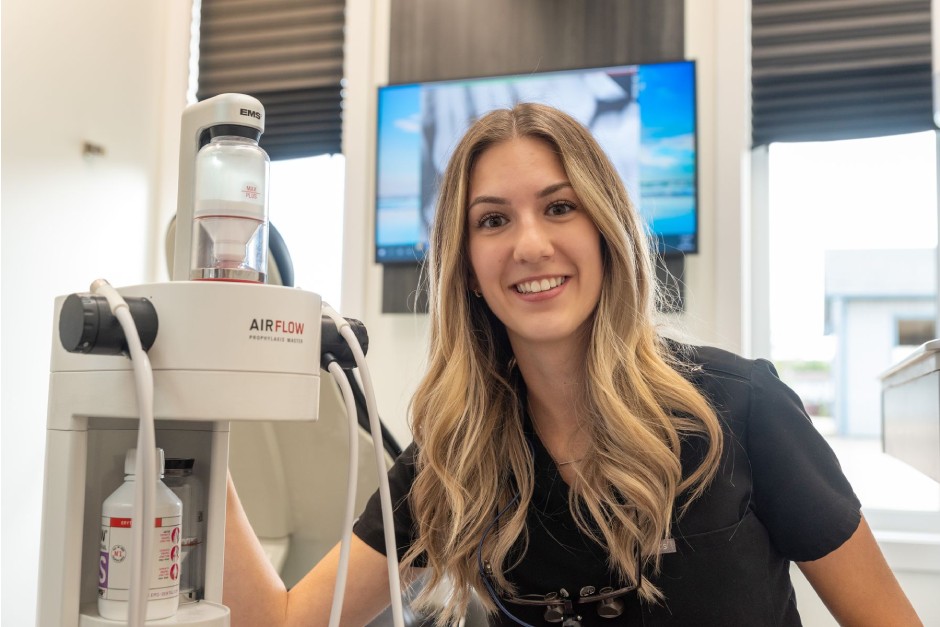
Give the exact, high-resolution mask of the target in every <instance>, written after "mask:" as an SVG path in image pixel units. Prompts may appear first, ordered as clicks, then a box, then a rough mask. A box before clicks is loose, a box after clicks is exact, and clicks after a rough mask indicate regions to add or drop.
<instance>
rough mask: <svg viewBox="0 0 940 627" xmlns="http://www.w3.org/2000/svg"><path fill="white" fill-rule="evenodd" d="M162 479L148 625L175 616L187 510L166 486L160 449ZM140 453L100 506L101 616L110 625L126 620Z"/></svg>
mask: <svg viewBox="0 0 940 627" xmlns="http://www.w3.org/2000/svg"><path fill="white" fill-rule="evenodd" d="M157 460H158V462H159V473H158V477H159V478H158V479H157V486H156V490H155V492H156V495H155V496H156V498H155V510H154V533H153V544H152V546H151V551H152V553H151V556H152V557H151V570H150V573H149V575H147V576H145V577H144V581H145V582H149V586H150V589H149V594H148V595H147V598H148V602H147V620H154V619H157V618H167V617H169V616H173V615H174V614H176V610H177V608H178V607H179V589H180V582H179V578H180V536H181V531H182V530H181V528H180V526H181V524H182V519H183V505H182V502H181V501H180V499H179V497H177V496H176V495H175V494H173V492H172V491H171V490H170V489H169V488H168V487H166V485H164V483H163V482H162V481H160V479H161V478H163V470H164V457H163V449H157ZM136 461H137V449H130V450H129V451H127V455H126V456H125V459H124V483H123V484H121V486H120V487H119V488H118V489H117V490H115V491H114V492H113V493H111V495H110V496H109V497H108V498H106V499H105V501H104V503H103V504H102V506H101V555H100V559H99V563H98V614H100V615H101V617H102V618H107V619H110V620H124V621H126V620H127V613H128V609H129V606H130V589H129V588H130V581H131V568H134V567H135V564H136V560H135V556H134V555H131V554H130V551H131V546H130V544H131V517H132V516H133V512H134V493H135V492H136V486H137V483H136V481H135V475H134V465H135V463H136Z"/></svg>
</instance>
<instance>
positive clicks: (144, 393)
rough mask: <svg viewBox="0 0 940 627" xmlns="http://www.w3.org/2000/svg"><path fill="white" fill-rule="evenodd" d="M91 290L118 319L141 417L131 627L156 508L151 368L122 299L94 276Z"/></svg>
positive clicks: (145, 580) (143, 591)
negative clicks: (135, 564) (106, 301)
mask: <svg viewBox="0 0 940 627" xmlns="http://www.w3.org/2000/svg"><path fill="white" fill-rule="evenodd" d="M91 291H92V292H94V293H96V294H100V295H102V296H104V297H105V298H106V299H107V300H108V305H109V306H110V307H111V313H112V314H114V317H115V318H117V320H118V322H119V323H120V325H121V328H122V329H123V331H124V336H125V338H126V339H127V347H128V353H129V356H130V359H131V364H132V365H133V367H134V381H135V384H136V390H137V410H138V412H139V414H140V420H139V424H138V430H137V461H136V466H135V474H136V475H137V483H138V485H137V490H136V492H135V495H134V515H133V522H132V524H131V529H132V532H133V533H132V534H131V537H132V544H131V546H132V551H133V552H132V553H131V554H132V555H134V556H136V557H137V559H138V562H137V568H135V569H133V570H132V571H131V581H130V603H129V607H128V612H127V621H128V622H127V624H128V625H130V626H131V627H143V624H144V622H145V621H146V618H147V597H148V594H149V591H150V583H149V577H147V576H146V575H147V573H149V572H150V568H151V564H150V563H151V559H152V556H151V555H150V550H149V547H150V546H152V545H153V525H152V524H147V521H152V520H153V517H154V510H155V509H156V505H155V501H156V482H157V477H156V472H157V470H156V464H157V458H156V447H157V442H156V440H157V438H156V434H155V432H154V423H153V370H152V368H151V366H150V358H149V357H148V356H147V352H146V351H145V350H144V349H143V346H142V345H141V343H140V336H139V335H138V333H137V326H136V325H135V324H134V318H133V317H132V316H131V312H130V309H129V308H128V306H127V303H126V302H125V301H124V298H122V297H121V295H120V294H119V293H118V291H117V290H116V289H114V288H113V287H112V286H111V284H110V283H108V282H107V281H105V280H104V279H97V280H96V281H94V282H93V283H92V284H91Z"/></svg>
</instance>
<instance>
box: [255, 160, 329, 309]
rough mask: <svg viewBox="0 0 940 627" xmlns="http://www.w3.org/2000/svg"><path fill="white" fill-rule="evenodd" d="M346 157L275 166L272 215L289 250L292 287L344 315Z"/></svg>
mask: <svg viewBox="0 0 940 627" xmlns="http://www.w3.org/2000/svg"><path fill="white" fill-rule="evenodd" d="M345 170H346V160H345V158H344V157H343V155H321V156H319V157H306V158H303V159H288V160H284V161H272V162H271V181H270V186H269V197H268V202H269V209H268V215H269V219H270V221H271V224H273V225H274V226H275V228H277V230H278V232H279V233H280V234H281V236H282V237H283V238H284V242H285V243H286V244H287V249H288V251H290V255H291V260H292V262H293V266H294V285H295V286H297V287H299V288H303V289H305V290H307V291H310V292H316V293H317V294H319V295H320V296H321V297H322V298H323V300H324V301H326V302H328V303H329V304H330V305H332V306H333V308H334V309H336V310H337V311H342V303H341V302H340V292H341V287H342V273H341V268H342V260H343V197H344V196H343V182H344V172H345Z"/></svg>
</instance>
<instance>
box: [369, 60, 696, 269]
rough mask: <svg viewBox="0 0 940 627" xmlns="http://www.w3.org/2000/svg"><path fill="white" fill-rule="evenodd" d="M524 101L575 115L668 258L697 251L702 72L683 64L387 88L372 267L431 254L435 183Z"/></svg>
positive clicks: (381, 112)
mask: <svg viewBox="0 0 940 627" xmlns="http://www.w3.org/2000/svg"><path fill="white" fill-rule="evenodd" d="M518 102H541V103H545V104H549V105H552V106H554V107H557V108H559V109H562V110H564V111H566V112H568V113H570V114H571V115H572V116H573V117H574V118H576V119H577V120H579V121H580V122H581V123H583V124H584V125H585V126H586V127H588V129H590V131H591V132H592V133H593V134H594V136H595V137H596V138H597V140H598V142H599V143H600V144H601V146H602V147H603V148H604V150H605V151H606V153H607V155H608V156H609V157H610V158H611V161H612V162H613V163H614V165H615V166H616V168H617V170H618V171H619V172H620V175H621V176H622V177H623V181H624V184H625V185H626V188H627V191H628V193H630V195H631V197H632V199H633V201H634V202H635V203H636V205H637V206H638V207H639V210H640V213H641V214H642V215H643V216H644V217H645V218H646V220H647V222H648V224H649V226H650V231H651V233H652V234H653V236H654V238H655V242H656V246H657V247H658V251H659V252H660V253H661V254H663V255H667V256H668V255H671V254H687V253H695V252H698V194H697V191H698V184H697V156H696V118H695V116H696V106H695V104H696V103H695V63H694V62H693V61H678V62H671V63H651V64H639V65H624V66H617V67H604V68H586V69H579V70H566V71H559V72H536V73H532V74H519V75H512V76H493V77H486V78H473V79H466V80H449V81H434V82H425V83H410V84H400V85H388V86H385V87H380V88H379V91H378V128H377V134H376V138H377V150H376V155H377V156H376V219H375V259H376V261H377V262H378V263H408V262H410V263H414V262H416V261H421V260H422V259H423V258H424V255H425V253H426V251H427V245H428V227H429V225H430V224H431V222H432V221H433V219H434V206H435V202H436V199H437V187H438V181H439V179H440V176H441V174H442V173H443V171H444V168H445V167H446V165H447V161H448V159H449V158H450V154H451V151H452V150H453V147H454V146H455V144H456V143H457V141H458V140H459V139H460V137H461V136H462V135H463V133H464V131H465V130H466V129H467V128H468V126H469V125H470V124H471V123H472V122H473V120H474V119H476V118H477V117H479V116H480V115H482V114H483V113H486V112H487V111H490V110H492V109H496V108H504V107H511V106H512V105H513V104H516V103H518Z"/></svg>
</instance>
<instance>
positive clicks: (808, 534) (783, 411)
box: [354, 347, 861, 627]
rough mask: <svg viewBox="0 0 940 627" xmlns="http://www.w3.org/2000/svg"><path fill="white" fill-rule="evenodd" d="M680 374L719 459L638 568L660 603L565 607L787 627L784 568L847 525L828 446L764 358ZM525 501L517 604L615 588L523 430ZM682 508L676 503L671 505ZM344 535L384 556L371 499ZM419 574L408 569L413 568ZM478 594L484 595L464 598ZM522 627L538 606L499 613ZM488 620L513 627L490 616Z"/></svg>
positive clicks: (394, 486) (396, 497) (631, 618)
mask: <svg viewBox="0 0 940 627" xmlns="http://www.w3.org/2000/svg"><path fill="white" fill-rule="evenodd" d="M689 357H690V359H691V361H692V363H693V364H697V365H699V366H700V368H698V369H697V371H696V372H694V373H693V374H691V375H690V379H691V381H692V382H693V384H694V385H695V386H696V387H697V388H698V389H699V390H700V391H701V392H702V393H703V395H704V396H705V397H706V398H707V399H708V400H709V401H710V402H711V404H712V406H713V407H714V409H715V411H716V412H717V413H718V416H719V420H720V421H721V423H722V428H723V431H724V438H725V439H724V449H723V453H722V461H721V465H720V468H719V471H718V474H717V475H716V476H715V479H714V480H713V482H712V483H711V484H710V485H709V486H708V489H707V490H706V492H705V494H704V495H703V496H702V497H701V498H699V499H698V500H696V501H695V502H693V503H692V505H691V506H690V507H689V509H688V510H687V512H686V513H685V515H683V516H682V517H681V518H679V519H677V520H674V521H673V524H672V529H671V537H672V539H673V543H672V544H674V547H675V549H674V551H673V550H671V547H670V548H667V551H670V552H664V553H663V555H662V562H661V568H660V570H659V572H656V573H653V572H645V573H644V577H646V578H647V579H649V580H650V581H652V582H653V583H654V584H655V585H656V586H657V587H658V588H659V589H660V591H661V592H662V593H663V595H664V599H663V601H662V602H660V603H658V604H654V603H641V602H640V600H639V599H638V597H637V595H636V593H635V592H632V593H628V594H627V595H625V596H623V597H621V598H620V601H621V602H622V603H623V604H624V611H623V613H622V614H621V615H620V616H619V617H617V618H602V617H600V616H599V615H598V611H597V603H593V604H585V605H580V604H575V606H574V607H575V608H576V610H577V613H578V614H579V615H580V616H581V619H582V620H581V624H582V625H584V626H585V627H587V626H588V625H608V626H611V627H612V626H613V625H645V626H653V625H695V626H702V627H705V626H711V625H714V626H721V627H734V626H739V625H740V626H749V627H754V626H761V625H787V626H790V625H800V624H801V623H800V618H799V614H798V613H797V609H796V597H795V594H794V591H793V586H792V585H791V583H790V575H789V566H790V561H791V560H793V561H810V560H815V559H818V558H820V557H823V556H825V555H827V554H828V553H830V552H831V551H833V550H835V549H836V548H838V547H839V546H841V545H842V544H843V543H844V542H845V541H846V540H847V539H848V538H849V537H850V536H851V535H852V534H853V533H854V531H855V530H856V528H857V527H858V524H859V521H860V519H861V513H860V504H859V501H858V499H857V497H856V496H855V494H854V493H853V491H852V488H851V486H850V485H849V483H848V481H847V480H846V478H845V476H844V475H843V473H842V471H841V468H840V466H839V462H838V461H837V459H836V457H835V455H834V454H833V452H832V450H831V449H830V448H829V446H828V444H827V443H826V442H825V440H824V439H823V438H822V436H820V435H819V433H818V431H817V430H816V429H815V427H813V425H812V423H811V421H810V419H809V417H808V416H807V414H806V412H805V410H804V408H803V404H802V403H801V401H800V399H799V398H798V397H797V395H796V394H795V393H794V392H793V391H792V390H791V389H790V388H788V387H787V386H786V385H785V384H783V383H782V382H781V381H780V380H779V379H778V378H777V373H776V371H775V370H774V367H773V365H772V364H770V362H767V361H764V360H754V361H752V360H748V359H744V358H742V357H739V356H737V355H734V354H732V353H728V352H726V351H723V350H720V349H716V348H710V347H709V348H705V347H699V348H694V349H692V351H691V354H690V356H689ZM532 442H533V444H534V447H533V449H534V464H535V492H534V495H533V499H532V503H531V505H530V508H529V511H528V513H527V518H526V521H527V528H528V531H529V538H530V542H529V549H528V552H527V553H526V554H525V556H524V557H523V559H522V561H521V562H520V563H519V564H518V565H517V566H516V567H515V568H513V569H512V570H511V571H508V572H507V573H506V576H507V578H508V579H509V580H510V581H511V582H513V583H514V584H515V585H516V586H517V591H518V594H520V595H523V594H538V595H544V594H547V593H551V592H560V591H561V590H562V589H564V590H565V591H566V592H567V593H568V594H569V595H570V598H572V599H575V600H576V599H577V598H578V595H579V592H580V591H582V590H583V589H585V588H588V589H589V588H594V589H595V590H601V589H602V588H604V587H607V586H610V587H612V588H614V589H617V588H620V587H622V584H621V583H620V582H619V580H618V579H617V578H616V577H615V576H614V575H612V574H611V572H610V570H609V569H608V565H607V554H606V551H605V550H604V549H603V547H600V546H598V545H597V544H595V543H594V542H593V541H592V540H590V539H589V538H587V537H586V536H584V535H583V534H582V533H581V531H580V530H579V529H578V528H577V525H576V524H575V522H574V520H573V518H572V516H571V513H570V511H569V508H568V486H567V484H565V482H564V481H563V480H562V479H561V476H560V475H559V474H558V469H557V467H556V466H555V464H554V463H553V461H552V459H551V457H550V456H549V455H548V452H547V451H546V450H545V448H544V447H543V446H542V444H541V442H540V441H539V440H538V437H537V436H535V434H534V433H533V434H532ZM415 453H416V449H415V446H414V445H413V444H412V445H411V446H409V447H408V448H407V449H406V450H405V451H404V452H403V453H402V455H401V456H400V457H399V459H398V460H397V461H396V463H395V465H394V467H393V468H392V469H391V471H390V472H389V483H390V488H391V493H392V499H393V503H395V533H396V541H397V544H398V547H399V548H398V551H399V558H401V557H402V556H403V555H404V552H405V550H406V549H407V548H408V546H409V545H410V543H411V541H412V533H413V524H412V518H411V513H410V510H409V507H408V500H407V494H408V490H409V488H410V486H411V482H412V481H413V479H414V474H415V465H414V457H415ZM702 454H703V443H702V442H701V440H696V439H689V440H687V441H684V442H683V444H682V450H681V462H682V466H683V471H684V472H685V473H688V472H690V471H691V470H692V469H694V468H695V467H697V465H698V464H699V461H700V460H701V458H702ZM684 502H685V498H684V495H680V496H679V498H678V499H677V505H681V504H682V503H684ZM354 532H355V533H356V535H357V536H358V537H359V538H361V539H362V540H363V541H365V542H366V543H367V544H369V545H370V546H371V547H373V548H374V549H376V550H377V551H379V552H381V553H385V544H384V536H383V532H382V515H381V509H380V504H379V500H378V495H377V494H375V495H373V497H372V498H371V499H370V501H369V503H368V504H367V506H366V509H365V511H364V513H363V515H362V517H361V518H360V519H359V520H358V522H357V523H356V526H355V527H354ZM416 565H419V564H416ZM478 592H479V593H480V594H486V591H485V590H480V591H478ZM504 606H505V607H506V609H507V610H508V611H509V612H511V613H512V614H513V616H515V617H516V618H518V619H519V620H521V621H522V622H524V623H527V624H530V625H539V626H540V625H551V624H558V623H548V622H546V621H545V619H544V613H545V608H541V607H535V608H533V607H527V606H523V605H516V604H512V603H505V602H504ZM491 624H494V625H516V624H518V623H517V622H515V621H513V620H512V619H510V618H509V617H507V616H505V615H504V614H502V613H500V614H499V615H495V616H493V618H492V619H491Z"/></svg>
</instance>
